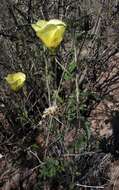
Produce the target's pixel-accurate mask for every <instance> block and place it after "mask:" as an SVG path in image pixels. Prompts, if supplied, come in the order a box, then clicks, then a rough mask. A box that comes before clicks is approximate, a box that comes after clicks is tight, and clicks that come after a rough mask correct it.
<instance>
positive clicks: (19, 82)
mask: <svg viewBox="0 0 119 190" xmlns="http://www.w3.org/2000/svg"><path fill="white" fill-rule="evenodd" d="M5 79H6V81H7V82H8V84H9V86H10V88H11V89H12V90H13V91H18V90H19V89H20V88H22V87H23V85H24V82H25V80H26V75H25V74H24V73H22V72H17V73H13V74H8V75H7V77H5Z"/></svg>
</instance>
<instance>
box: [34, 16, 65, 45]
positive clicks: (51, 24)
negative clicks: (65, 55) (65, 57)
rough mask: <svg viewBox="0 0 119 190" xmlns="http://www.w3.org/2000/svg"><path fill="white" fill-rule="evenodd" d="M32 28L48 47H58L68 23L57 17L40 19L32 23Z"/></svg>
mask: <svg viewBox="0 0 119 190" xmlns="http://www.w3.org/2000/svg"><path fill="white" fill-rule="evenodd" d="M32 28H33V29H34V30H35V32H36V35H37V36H38V37H39V38H40V39H41V41H42V42H43V43H44V44H45V46H46V47H48V48H56V47H57V46H58V45H59V44H60V43H61V41H62V40H63V36H64V32H65V29H66V24H65V23H64V22H62V21H60V20H57V19H52V20H50V21H45V20H39V21H38V22H36V24H32Z"/></svg>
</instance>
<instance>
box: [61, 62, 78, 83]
mask: <svg viewBox="0 0 119 190" xmlns="http://www.w3.org/2000/svg"><path fill="white" fill-rule="evenodd" d="M75 69H76V63H75V62H74V61H72V62H71V63H70V64H69V65H68V68H67V71H66V72H65V74H64V79H65V80H71V79H72V78H73V75H74V71H75Z"/></svg>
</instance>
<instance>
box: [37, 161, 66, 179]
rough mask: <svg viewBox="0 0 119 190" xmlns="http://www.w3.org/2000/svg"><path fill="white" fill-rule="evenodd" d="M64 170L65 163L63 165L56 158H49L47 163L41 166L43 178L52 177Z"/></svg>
mask: <svg viewBox="0 0 119 190" xmlns="http://www.w3.org/2000/svg"><path fill="white" fill-rule="evenodd" d="M63 170H64V168H63V165H61V163H60V162H59V161H58V160H56V159H54V158H47V159H46V161H45V163H44V164H43V165H42V166H41V169H40V177H43V179H46V178H51V177H54V176H56V175H57V174H58V173H60V172H61V171H63Z"/></svg>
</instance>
